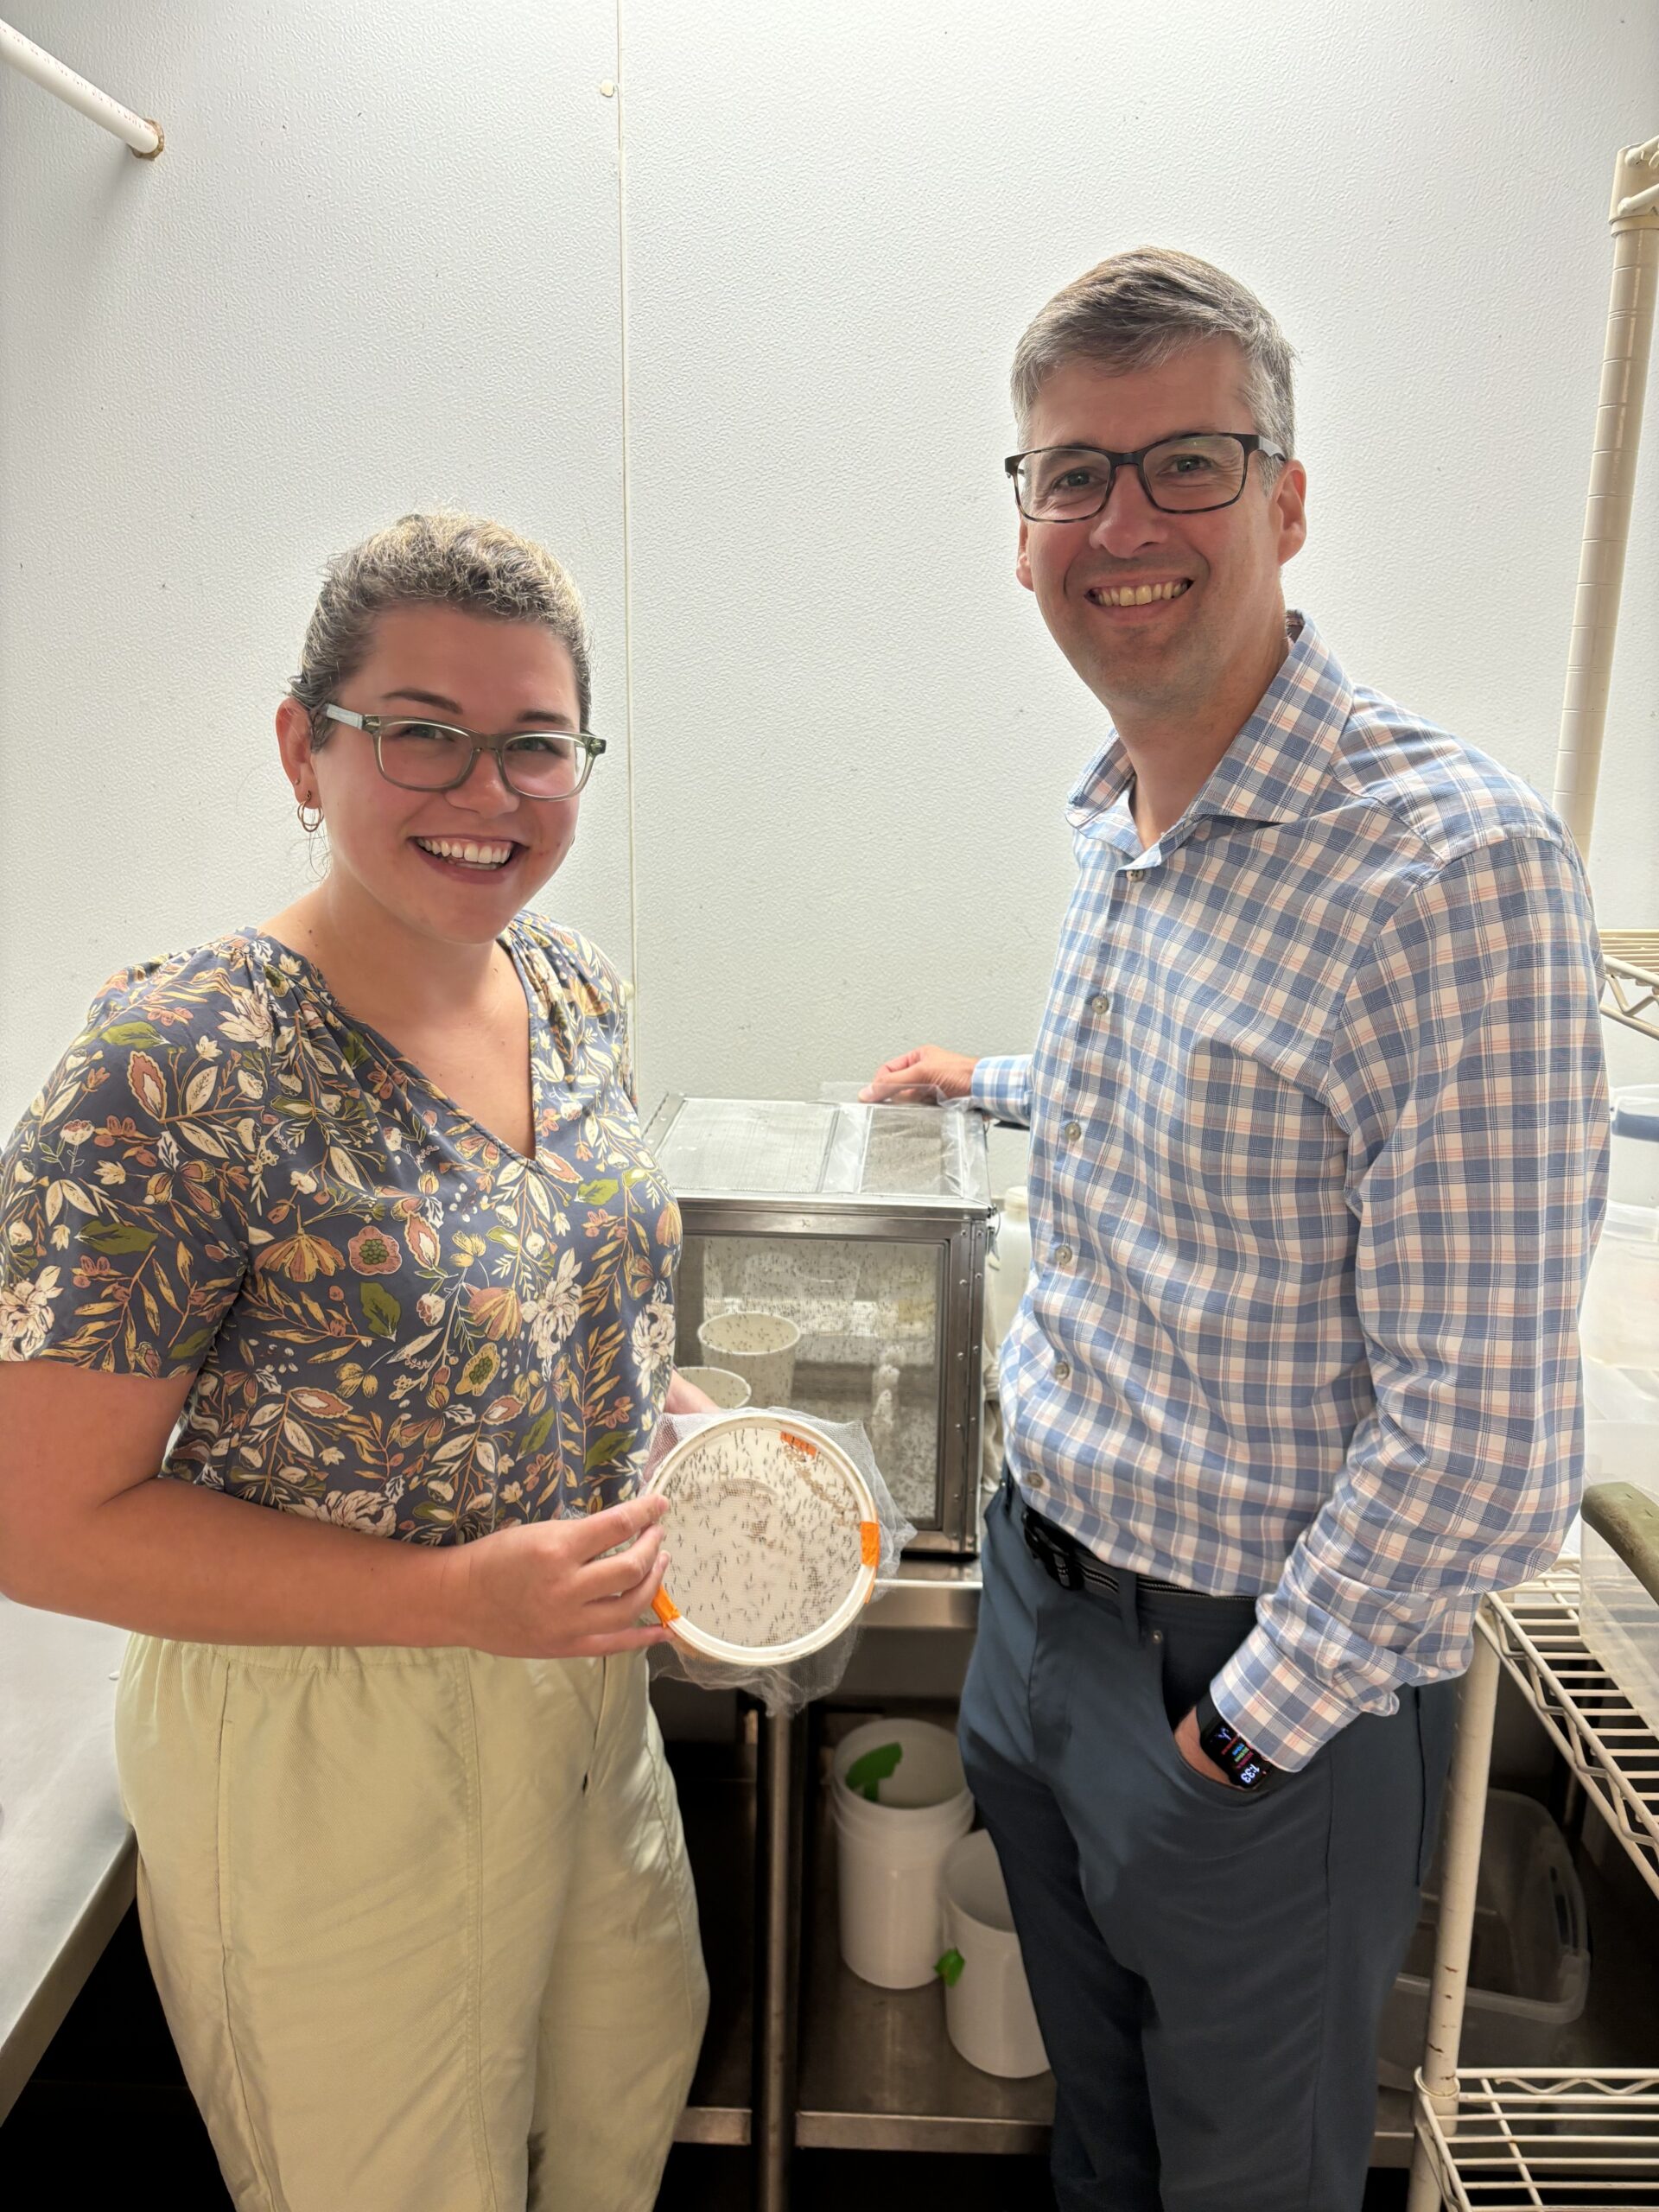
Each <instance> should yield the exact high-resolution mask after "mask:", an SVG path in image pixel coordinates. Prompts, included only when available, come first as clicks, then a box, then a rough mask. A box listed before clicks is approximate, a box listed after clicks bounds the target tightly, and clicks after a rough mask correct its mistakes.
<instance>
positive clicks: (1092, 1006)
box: [1089, 991, 1112, 1014]
mask: <svg viewBox="0 0 1659 2212" xmlns="http://www.w3.org/2000/svg"><path fill="white" fill-rule="evenodd" d="M1111 1010H1112V1001H1111V995H1110V993H1109V992H1107V991H1096V993H1095V995H1094V996H1093V998H1091V999H1090V1001H1089V1011H1090V1014H1109V1013H1110V1012H1111Z"/></svg>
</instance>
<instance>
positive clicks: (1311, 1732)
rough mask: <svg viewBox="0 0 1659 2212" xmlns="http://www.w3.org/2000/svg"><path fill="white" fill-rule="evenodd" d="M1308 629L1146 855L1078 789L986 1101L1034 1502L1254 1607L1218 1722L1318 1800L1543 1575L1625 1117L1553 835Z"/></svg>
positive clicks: (1010, 1392)
mask: <svg viewBox="0 0 1659 2212" xmlns="http://www.w3.org/2000/svg"><path fill="white" fill-rule="evenodd" d="M1289 631H1290V639H1291V645H1290V651H1289V653H1288V655H1287V658H1286V660H1285V662H1284V664H1283V665H1282V666H1281V669H1280V671H1279V673H1278V675H1277V676H1276V677H1274V681H1273V683H1272V684H1271V685H1270V686H1269V687H1268V691H1267V692H1266V694H1265V696H1263V698H1262V702H1261V703H1260V705H1259V706H1258V707H1257V709H1256V710H1255V714H1254V715H1251V717H1250V719H1249V721H1248V722H1246V724H1245V725H1244V727H1243V729H1242V730H1241V731H1240V732H1239V734H1238V735H1237V737H1236V738H1235V739H1234V741H1233V743H1232V745H1231V747H1230V748H1229V750H1228V752H1227V753H1226V756H1225V757H1224V760H1222V761H1221V762H1220V764H1219V766H1217V768H1216V770H1215V772H1214V773H1213V774H1212V775H1211V777H1210V779H1209V781H1208V782H1207V783H1206V784H1205V786H1204V788H1203V790H1202V791H1200V792H1199V793H1198V797H1197V798H1195V799H1194V800H1193V801H1192V804H1191V805H1190V806H1189V807H1188V808H1187V810H1186V811H1185V814H1183V815H1182V817H1181V818H1180V820H1179V822H1177V823H1175V824H1174V825H1173V828H1172V829H1169V830H1167V831H1166V833H1165V834H1164V836H1161V837H1160V839H1159V840H1158V842H1157V843H1156V845H1154V847H1152V848H1151V849H1149V850H1144V851H1143V850H1142V849H1141V842H1140V839H1139V837H1138V836H1137V834H1136V831H1135V824H1134V822H1133V820H1132V818H1131V816H1130V812H1129V804H1128V784H1129V781H1130V777H1131V769H1130V765H1129V761H1128V756H1127V755H1126V754H1125V753H1124V752H1123V750H1122V746H1121V745H1119V744H1118V743H1117V742H1116V739H1114V740H1113V741H1112V742H1111V743H1109V745H1108V746H1107V747H1106V749H1105V751H1104V752H1103V753H1102V754H1101V755H1100V757H1099V758H1098V759H1097V760H1096V761H1095V762H1094V764H1093V765H1092V766H1091V767H1090V769H1089V771H1088V772H1087V774H1086V775H1085V776H1084V779H1083V781H1082V783H1081V784H1080V785H1078V787H1077V791H1075V792H1074V793H1073V794H1072V798H1071V808H1070V820H1071V829H1072V836H1073V840H1074V843H1075V846H1076V850H1077V861H1078V868H1079V873H1078V878H1077V889H1076V892H1075V893H1074V895H1073V897H1072V900H1071V909H1070V911H1069V912H1068V913H1067V915H1066V918H1065V927H1064V929H1063V931H1062V932H1061V937H1060V948H1059V956H1058V961H1057V963H1056V966H1055V970H1054V981H1053V985H1052V989H1051V991H1050V994H1049V1000H1048V1006H1047V1010H1046V1013H1045V1014H1044V1017H1043V1025H1042V1030H1041V1033H1040V1035H1039V1039H1038V1044H1037V1049H1036V1051H1035V1052H1033V1053H1031V1054H1029V1055H1026V1056H1023V1057H1020V1058H990V1059H983V1060H982V1061H981V1062H980V1063H979V1065H978V1067H977V1069H976V1071H975V1076H974V1087H973V1096H974V1099H975V1101H976V1103H978V1104H981V1105H982V1106H984V1107H986V1108H988V1109H991V1110H992V1111H994V1112H995V1113H997V1114H999V1115H1001V1116H1005V1117H1006V1118H1007V1119H1009V1120H1013V1121H1018V1122H1029V1124H1030V1128H1031V1166H1030V1185H1031V1219H1032V1249H1033V1273H1032V1278H1031V1282H1030V1286H1029V1288H1028V1290H1027V1295H1026V1298H1025V1301H1024V1303H1023V1304H1022V1305H1021V1306H1020V1312H1019V1315H1018V1318H1017V1319H1016V1320H1015V1322H1014V1327H1013V1329H1012V1330H1011V1332H1010V1333H1009V1336H1008V1339H1007V1345H1006V1346H1005V1349H1004V1351H1003V1357H1002V1368H1001V1389H1002V1402H1003V1409H1004V1414H1005V1415H1006V1421H1007V1439H1008V1458H1009V1462H1010V1465H1012V1467H1013V1470H1014V1476H1015V1478H1016V1479H1017V1480H1018V1482H1019V1483H1020V1487H1021V1489H1022V1491H1024V1493H1025V1494H1026V1496H1027V1497H1028V1498H1029V1499H1030V1501H1031V1502H1032V1503H1033V1504H1036V1505H1038V1506H1039V1507H1040V1508H1041V1510H1043V1511H1044V1512H1045V1513H1046V1514H1047V1515H1048V1516H1049V1517H1050V1518H1051V1519H1052V1520H1054V1521H1056V1522H1058V1523H1059V1524H1060V1525H1061V1526H1062V1527H1063V1528H1065V1529H1068V1530H1069V1531H1070V1532H1071V1534H1072V1535H1074V1536H1076V1537H1077V1540H1078V1541H1080V1542H1081V1543H1083V1544H1084V1545H1085V1546H1087V1547H1088V1548H1089V1549H1090V1551H1092V1552H1094V1553H1095V1554H1096V1555H1097V1556H1098V1557H1100V1558H1102V1559H1104V1560H1109V1561H1112V1562H1114V1563H1115V1564H1117V1565H1120V1566H1123V1567H1132V1568H1135V1569H1137V1570H1139V1571H1140V1572H1141V1573H1145V1574H1147V1575H1152V1576H1155V1577H1158V1578H1160V1579H1161V1580H1167V1581H1173V1582H1178V1583H1180V1584H1183V1585H1185V1586H1187V1587H1189V1588H1192V1589H1197V1590H1203V1591H1208V1592H1217V1593H1222V1592H1226V1593H1237V1592H1249V1593H1253V1594H1256V1595H1258V1596H1259V1599H1260V1602H1259V1604H1258V1605H1257V1607H1256V1625H1255V1628H1254V1629H1253V1630H1251V1632H1250V1635H1249V1637H1248V1638H1247V1639H1246V1640H1245V1642H1244V1643H1243V1644H1242V1645H1241V1646H1240V1648H1239V1649H1238V1651H1237V1652H1236V1654H1235V1655H1234V1656H1233V1657H1232V1658H1231V1659H1230V1661H1229V1662H1228V1663H1227V1665H1226V1667H1225V1668H1224V1669H1223V1671H1222V1672H1221V1674H1220V1675H1217V1678H1216V1681H1215V1683H1214V1685H1213V1688H1212V1695H1213V1696H1214V1698H1215V1701H1216V1704H1217V1708H1218V1709H1219V1710H1220V1712H1221V1713H1222V1714H1223V1715H1224V1718H1226V1719H1229V1720H1230V1721H1231V1722H1232V1723H1233V1724H1234V1725H1235V1726H1236V1727H1237V1728H1239V1729H1241V1730H1242V1731H1243V1733H1244V1735H1245V1736H1246V1737H1247V1738H1249V1740H1250V1742H1251V1743H1253V1744H1254V1745H1256V1746H1257V1748H1258V1749H1259V1750H1261V1751H1263V1752H1264V1753H1265V1754H1266V1756H1267V1757H1268V1758H1269V1759H1271V1760H1272V1761H1273V1762H1274V1764H1277V1765H1280V1766H1282V1767H1285V1768H1288V1769H1295V1768H1299V1767H1301V1766H1303V1765H1305V1764H1306V1762H1307V1760H1308V1759H1309V1758H1311V1757H1312V1756H1313V1753H1314V1751H1317V1750H1318V1748H1319V1745H1321V1744H1322V1743H1324V1742H1325V1741H1326V1740H1327V1739H1328V1738H1330V1737H1332V1735H1334V1734H1335V1733H1336V1732H1338V1730H1339V1729H1340V1728H1342V1727H1343V1726H1345V1724H1346V1723H1347V1722H1348V1721H1350V1720H1351V1719H1353V1718H1354V1717H1355V1716H1356V1715H1357V1714H1358V1713H1390V1712H1392V1711H1393V1710H1394V1709H1395V1703H1396V1699H1395V1692H1396V1690H1397V1689H1398V1688H1400V1687H1401V1686H1402V1684H1408V1683H1413V1682H1423V1681H1433V1680H1434V1679H1435V1678H1437V1677H1440V1676H1443V1675H1454V1674H1457V1673H1459V1672H1461V1670H1462V1669H1464V1668H1465V1667H1466V1666H1467V1664H1468V1662H1469V1656H1470V1651H1471V1637H1472V1630H1473V1621H1474V1614H1475V1608H1476V1605H1477V1604H1478V1600H1479V1599H1480V1597H1481V1595H1482V1593H1483V1592H1486V1591H1489V1590H1497V1589H1503V1588H1505V1587H1508V1586H1510V1585H1512V1584H1514V1583H1516V1582H1519V1581H1522V1580H1524V1579H1525V1578H1526V1577H1527V1576H1528V1575H1529V1574H1531V1573H1535V1572H1536V1571H1537V1569H1538V1568H1539V1567H1541V1565H1542V1564H1543V1563H1544V1562H1545V1561H1546V1560H1548V1559H1549V1558H1550V1557H1551V1556H1552V1555H1553V1554H1554V1552H1555V1551H1556V1550H1557V1548H1559V1546H1560V1540H1561V1537H1562V1535H1563V1533H1564V1531H1565V1530H1566V1529H1567V1523H1568V1522H1569V1521H1570V1519H1571V1517H1572V1515H1573V1510H1574V1506H1575V1504H1576V1502H1577V1493H1578V1487H1579V1480H1580V1463H1581V1455H1582V1417H1581V1409H1580V1376H1579V1355H1578V1342H1577V1333H1576V1317H1577V1311H1578V1304H1579V1299H1580V1294H1581V1292H1582V1289H1583V1286H1584V1278H1585V1273H1586V1268H1588V1265H1589V1262H1590V1255H1591V1252H1592V1249H1593V1246H1594V1243H1595V1238H1596V1235H1597V1232H1598V1230H1599V1227H1600V1222H1601V1215H1602V1211H1603V1206H1604V1203H1605V1185H1606V1167H1607V1147H1608V1135H1607V1129H1608V1118H1607V1100H1606V1093H1605V1076H1604V1069H1603V1059H1602V1046H1601V1037H1600V1027H1599V1016H1598V1014H1597V995H1598V986H1599V952H1598V948H1597V943H1596V933H1595V926H1594V922H1593V919H1592V913H1591V905H1590V896H1589V892H1588V889H1587V887H1586V882H1585V879H1584V872H1583V869H1582V867H1581V866H1580V861H1579V857H1578V855H1577V853H1576V851H1575V849H1574V848H1573V842H1572V840H1571V838H1570V837H1569V836H1568V834H1567V830H1566V829H1565V828H1564V827H1563V825H1562V824H1561V823H1560V821H1559V820H1558V819H1557V818H1556V817H1555V816H1554V814H1552V813H1551V811H1550V810H1549V809H1548V807H1547V806H1546V805H1545V804H1544V803H1543V802H1542V800H1541V799H1540V798H1538V797H1537V795H1536V794H1535V792H1534V791H1532V790H1531V789H1530V788H1529V786H1528V785H1526V784H1524V783H1523V782H1522V780H1521V779H1520V778H1518V777H1516V776H1514V775H1511V774H1510V772H1508V771H1507V770H1505V769H1503V768H1501V767H1499V766H1497V763H1496V762H1494V761H1492V760H1488V759H1487V758H1486V757H1485V756H1484V754H1482V753H1478V752H1476V751H1474V750H1473V749H1472V748H1471V747H1468V746H1466V745H1463V744H1460V743H1459V741H1457V740H1456V739H1454V738H1452V737H1448V736H1447V735H1446V734H1445V732H1444V731H1441V730H1438V729H1435V728H1431V727H1430V726H1429V725H1428V724H1427V723H1424V722H1421V721H1418V720H1417V719H1416V718H1415V717H1414V715H1408V714H1407V713H1405V712H1404V711H1403V710H1402V709H1401V708H1399V707H1397V706H1395V705H1394V704H1393V703H1392V702H1390V701H1389V700H1387V699H1384V698H1382V697H1380V696H1378V695H1377V694H1376V693H1375V692H1371V691H1364V690H1355V689H1354V688H1353V687H1352V686H1351V684H1350V683H1349V682H1348V679H1347V677H1345V676H1344V674H1343V672H1342V670H1341V669H1340V668H1339V667H1338V664H1337V663H1336V662H1335V660H1334V659H1332V657H1331V655H1330V653H1329V652H1327V651H1326V649H1325V646H1324V645H1323V644H1322V643H1321V642H1320V639H1319V635H1318V633H1317V632H1315V630H1314V628H1313V625H1312V624H1311V623H1310V622H1308V621H1306V620H1305V619H1304V618H1303V617H1301V616H1300V615H1295V614H1293V615H1292V616H1291V617H1290V621H1289Z"/></svg>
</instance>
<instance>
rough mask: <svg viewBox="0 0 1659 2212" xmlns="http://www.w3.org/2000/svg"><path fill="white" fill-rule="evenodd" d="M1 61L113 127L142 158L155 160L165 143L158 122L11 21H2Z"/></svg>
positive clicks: (106, 127) (0, 24)
mask: <svg viewBox="0 0 1659 2212" xmlns="http://www.w3.org/2000/svg"><path fill="white" fill-rule="evenodd" d="M0 61H9V62H10V64H11V66H12V67H13V68H14V69H16V70H17V71H19V72H20V73H22V75H23V76H25V77H31V78H33V79H34V80H35V83H36V84H37V85H42V86H45V88H46V90H47V91H48V92H53V93H55V94H56V96H57V98H58V99H60V100H66V101H67V103H68V105H70V106H71V107H73V108H79V111H80V112H81V113H82V114H83V115H85V116H89V117H90V118H92V121H93V122H94V123H96V124H101V125H102V127H103V128H104V129H105V130H112V131H113V132H114V133H115V136H116V137H118V138H119V139H120V140H121V141H122V142H123V143H124V144H125V145H127V146H130V148H131V149H132V150H133V152H134V153H135V154H137V156H138V158H139V159H140V160H141V161H145V162H153V161H154V160H155V158H156V155H157V154H159V153H160V152H161V150H162V146H163V144H164V143H166V142H165V141H164V139H163V138H162V126H161V125H160V124H159V123H151V122H150V121H149V119H148V118H146V117H144V116H142V115H135V114H134V113H133V111H132V110H131V109H130V108H127V107H123V106H122V105H120V103H119V102H118V101H116V100H112V99H111V98H110V96H109V94H108V93H107V92H99V89H98V86H96V85H89V84H88V83H87V81H86V79H85V78H84V77H77V76H76V74H75V73H74V71H73V69H66V68H65V67H64V65H63V64H62V62H61V61H56V60H54V59H53V57H52V56H51V55H50V54H48V53H47V52H46V50H45V48H43V47H38V46H36V45H35V41H34V40H33V39H29V38H25V37H24V36H23V35H22V32H21V31H15V30H13V29H12V28H11V25H10V23H0Z"/></svg>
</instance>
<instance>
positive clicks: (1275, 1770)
mask: <svg viewBox="0 0 1659 2212" xmlns="http://www.w3.org/2000/svg"><path fill="white" fill-rule="evenodd" d="M1193 1719H1195V1720H1196V1721H1197V1723H1198V1744H1199V1747H1200V1748H1201V1750H1202V1751H1203V1752H1204V1755H1205V1758H1210V1759H1213V1760H1214V1761H1215V1763H1216V1764H1217V1766H1218V1767H1219V1768H1220V1769H1221V1770H1222V1772H1223V1773H1224V1775H1225V1776H1226V1777H1227V1778H1228V1780H1229V1781H1230V1783H1231V1784H1232V1786H1233V1788H1234V1789H1250V1790H1254V1791H1255V1792H1256V1793H1257V1794H1258V1795H1259V1794H1260V1793H1261V1792H1262V1791H1264V1790H1268V1789H1274V1788H1276V1787H1277V1785H1278V1784H1279V1783H1281V1782H1282V1781H1283V1780H1284V1779H1285V1775H1284V1770H1283V1769H1282V1768H1281V1767H1276V1766H1274V1765H1272V1764H1270V1763H1269V1762H1268V1760H1267V1759H1264V1758H1262V1754H1261V1752H1260V1751H1257V1750H1256V1748H1255V1745H1253V1744H1249V1743H1247V1742H1246V1741H1245V1739H1244V1738H1243V1736H1241V1735H1240V1734H1239V1732H1238V1731H1237V1729H1236V1728H1235V1727H1234V1726H1233V1724H1232V1722H1231V1721H1230V1720H1224V1719H1222V1717H1221V1715H1220V1713H1218V1712H1217V1710H1216V1701H1215V1700H1214V1698H1212V1697H1211V1694H1210V1693H1209V1691H1208V1690H1205V1693H1204V1694H1203V1696H1202V1697H1200V1698H1199V1700H1198V1706H1197V1707H1196V1709H1195V1711H1194V1713H1193Z"/></svg>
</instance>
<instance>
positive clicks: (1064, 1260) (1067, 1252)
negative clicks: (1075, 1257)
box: [1054, 1244, 1071, 1268]
mask: <svg viewBox="0 0 1659 2212" xmlns="http://www.w3.org/2000/svg"><path fill="white" fill-rule="evenodd" d="M1054 1264H1055V1266H1056V1267H1057V1268H1069V1267H1070V1266H1071V1246H1070V1245H1069V1244H1057V1245H1056V1246H1055V1247H1054Z"/></svg>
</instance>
